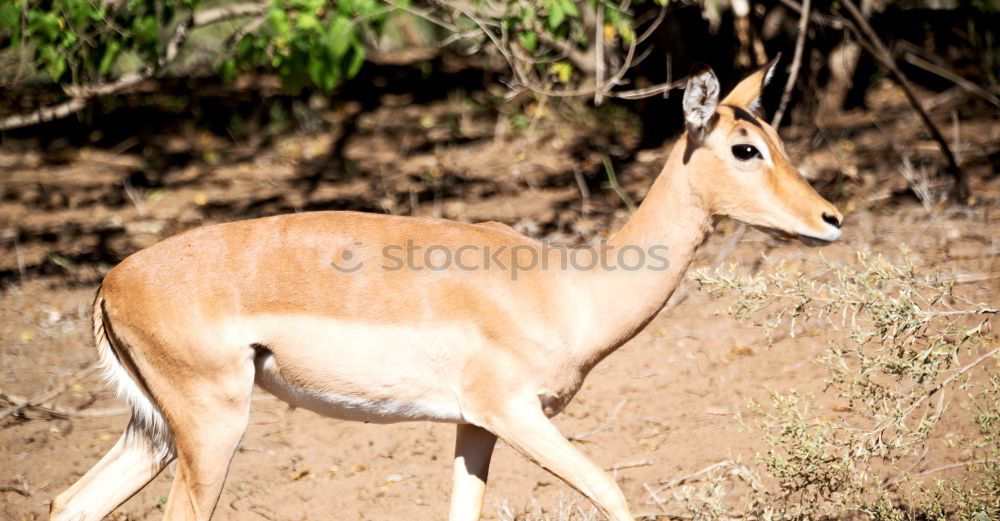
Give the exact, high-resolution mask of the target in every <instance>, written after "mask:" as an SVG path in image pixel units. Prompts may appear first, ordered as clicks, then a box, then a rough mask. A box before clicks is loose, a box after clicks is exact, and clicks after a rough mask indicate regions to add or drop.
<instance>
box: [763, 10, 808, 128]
mask: <svg viewBox="0 0 1000 521" xmlns="http://www.w3.org/2000/svg"><path fill="white" fill-rule="evenodd" d="M811 5H812V0H803V1H802V16H800V17H799V35H798V38H797V39H796V40H795V55H794V57H793V58H792V68H791V70H790V71H789V72H788V81H786V82H785V90H784V92H782V93H781V103H780V104H779V105H778V110H777V111H775V113H774V118H773V119H771V126H772V127H774V128H778V125H781V118H782V116H784V115H785V108H787V107H788V100H789V99H791V97H792V89H793V88H795V81H796V80H797V79H798V78H799V68H800V67H801V65H802V49H803V48H804V47H805V44H806V33H808V32H809V12H810V7H811Z"/></svg>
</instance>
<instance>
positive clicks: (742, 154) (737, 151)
mask: <svg viewBox="0 0 1000 521" xmlns="http://www.w3.org/2000/svg"><path fill="white" fill-rule="evenodd" d="M733 157H735V158H736V159H739V160H740V161H749V160H751V159H754V158H761V157H763V156H761V155H760V151H759V150H757V147H755V146H753V145H736V146H734V147H733Z"/></svg>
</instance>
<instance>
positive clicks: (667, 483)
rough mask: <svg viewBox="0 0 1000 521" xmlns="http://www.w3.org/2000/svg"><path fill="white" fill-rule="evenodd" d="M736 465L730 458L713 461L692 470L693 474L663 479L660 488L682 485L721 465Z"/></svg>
mask: <svg viewBox="0 0 1000 521" xmlns="http://www.w3.org/2000/svg"><path fill="white" fill-rule="evenodd" d="M734 465H736V464H735V463H733V462H732V461H730V460H723V461H720V462H718V463H713V464H711V465H709V466H707V467H705V468H703V469H701V470H699V471H698V472H692V473H691V474H688V475H686V476H681V477H679V478H675V479H668V480H663V481H661V482H660V483H659V485H660V489H659V490H661V491H662V490H665V489H668V488H671V487H676V486H677V485H680V484H681V483H684V482H686V481H688V480H691V479H693V478H696V477H698V476H701V475H702V474H708V473H709V472H712V471H713V470H715V469H717V468H719V467H732V466H734Z"/></svg>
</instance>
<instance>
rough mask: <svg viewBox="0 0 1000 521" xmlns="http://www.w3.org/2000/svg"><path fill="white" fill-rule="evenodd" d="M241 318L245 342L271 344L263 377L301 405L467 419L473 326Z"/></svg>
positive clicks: (354, 416) (379, 418)
mask: <svg viewBox="0 0 1000 521" xmlns="http://www.w3.org/2000/svg"><path fill="white" fill-rule="evenodd" d="M241 322H242V324H240V325H239V326H238V327H239V331H238V333H237V334H239V336H240V337H244V338H241V342H245V343H244V345H246V344H253V343H257V344H261V345H262V346H264V348H266V350H265V349H261V350H260V352H259V353H258V354H257V357H256V360H255V363H256V369H257V371H256V382H257V384H258V385H260V386H261V387H262V388H264V389H265V390H267V391H269V392H271V393H273V394H274V395H275V396H277V397H278V398H281V399H282V400H285V401H286V402H288V403H289V404H291V405H293V406H295V407H302V408H304V409H309V410H311V411H315V412H317V413H319V414H322V415H324V416H330V417H334V418H339V419H344V420H351V421H361V422H366V423H367V422H370V423H394V422H401V421H438V422H449V423H456V422H462V421H464V420H463V418H462V411H461V406H460V403H459V398H458V393H457V387H458V385H459V384H460V381H461V380H460V378H461V375H460V374H459V371H460V367H461V366H462V363H463V361H464V356H462V354H463V353H467V352H468V351H467V349H469V348H470V347H471V348H473V349H474V348H476V347H475V344H479V343H480V341H481V339H480V338H478V335H477V334H475V333H474V332H470V331H467V330H464V329H462V328H458V327H455V328H444V329H442V328H436V329H434V330H421V329H417V328H413V327H406V326H386V325H364V324H351V323H345V322H342V321H337V320H331V319H325V318H303V317H275V316H268V317H259V316H258V317H253V318H252V319H246V320H245V321H241ZM231 326H232V325H231ZM234 332H235V331H234V330H233V329H231V330H230V333H234ZM470 344H472V345H470ZM458 346H462V347H458Z"/></svg>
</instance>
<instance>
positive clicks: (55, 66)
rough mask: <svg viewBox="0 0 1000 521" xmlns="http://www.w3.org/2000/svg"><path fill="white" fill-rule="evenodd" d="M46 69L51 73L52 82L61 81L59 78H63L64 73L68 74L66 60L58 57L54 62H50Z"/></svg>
mask: <svg viewBox="0 0 1000 521" xmlns="http://www.w3.org/2000/svg"><path fill="white" fill-rule="evenodd" d="M45 69H46V70H47V71H48V72H49V76H51V77H52V81H59V78H62V75H63V73H64V72H66V58H63V57H62V56H56V58H55V59H54V60H52V61H51V62H49V64H48V65H47V66H46V67H45Z"/></svg>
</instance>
